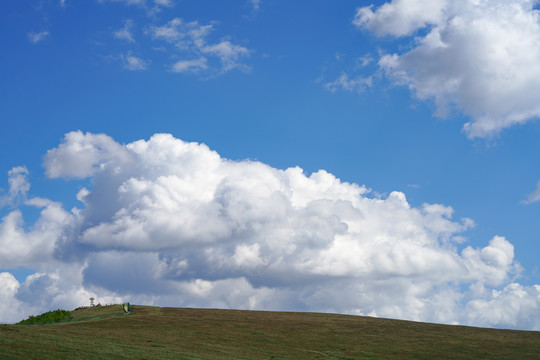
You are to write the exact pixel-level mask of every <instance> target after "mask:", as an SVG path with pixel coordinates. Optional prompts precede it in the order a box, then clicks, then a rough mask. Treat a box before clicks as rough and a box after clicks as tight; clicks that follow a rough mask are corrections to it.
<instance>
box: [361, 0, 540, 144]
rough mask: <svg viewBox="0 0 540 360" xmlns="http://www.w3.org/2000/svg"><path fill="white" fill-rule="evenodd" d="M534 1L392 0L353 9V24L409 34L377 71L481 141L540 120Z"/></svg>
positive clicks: (539, 34)
mask: <svg viewBox="0 0 540 360" xmlns="http://www.w3.org/2000/svg"><path fill="white" fill-rule="evenodd" d="M537 3H538V1H536V0H490V1H486V0H424V1H422V0H393V1H391V2H387V3H384V4H383V5H382V6H380V7H378V8H374V7H373V6H368V7H362V8H359V9H357V12H356V16H355V19H354V24H355V25H357V26H358V27H361V28H366V29H368V30H371V31H373V32H374V33H375V34H376V35H378V36H391V37H399V38H401V37H405V38H407V37H409V38H412V37H414V40H412V44H411V47H410V48H408V49H407V50H405V51H403V52H401V53H394V54H385V55H383V56H381V58H380V60H379V66H380V68H381V69H382V70H383V71H384V72H385V73H386V75H387V76H388V77H389V78H390V79H392V80H393V81H395V82H396V83H397V84H400V85H405V86H408V87H409V88H410V89H411V90H412V91H413V92H414V93H415V95H416V96H417V97H418V98H420V99H423V100H425V99H433V100H434V101H435V103H436V105H437V109H438V110H437V112H438V115H441V116H444V115H445V114H446V113H447V112H448V111H449V109H450V108H451V107H452V106H456V107H457V108H458V109H459V110H461V111H463V112H464V113H465V114H466V115H468V116H470V117H471V119H472V120H471V121H470V122H468V123H467V124H465V126H464V131H465V132H466V133H467V135H468V136H469V137H471V138H474V137H486V136H491V135H493V134H496V133H498V132H499V131H500V130H502V129H504V128H507V127H509V126H512V125H515V124H522V123H525V122H527V121H529V120H531V119H536V118H538V117H539V116H540V105H539V102H538V94H539V93H540V23H539V14H540V13H539V11H538V10H536V9H535V5H536V4H537Z"/></svg>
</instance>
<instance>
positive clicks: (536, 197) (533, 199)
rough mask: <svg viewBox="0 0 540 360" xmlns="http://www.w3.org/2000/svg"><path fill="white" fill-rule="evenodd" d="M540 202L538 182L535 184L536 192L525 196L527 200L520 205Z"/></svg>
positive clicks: (539, 183)
mask: <svg viewBox="0 0 540 360" xmlns="http://www.w3.org/2000/svg"><path fill="white" fill-rule="evenodd" d="M537 201H540V181H538V183H537V184H536V190H535V191H534V192H532V193H530V194H529V196H527V200H524V201H522V202H521V203H522V204H531V203H534V202H537Z"/></svg>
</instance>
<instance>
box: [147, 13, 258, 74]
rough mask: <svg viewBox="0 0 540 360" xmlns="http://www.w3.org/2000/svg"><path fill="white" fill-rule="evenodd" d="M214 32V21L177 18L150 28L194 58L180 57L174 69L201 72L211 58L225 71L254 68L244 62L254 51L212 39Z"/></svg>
mask: <svg viewBox="0 0 540 360" xmlns="http://www.w3.org/2000/svg"><path fill="white" fill-rule="evenodd" d="M213 31H214V26H213V25H212V24H208V25H201V24H199V23H198V22H197V21H191V22H185V21H184V20H182V19H180V18H174V19H173V20H171V21H169V22H168V23H166V24H164V25H161V26H156V25H152V26H150V27H149V28H148V30H147V33H148V34H149V35H150V36H151V37H152V38H153V39H155V40H162V41H165V42H166V43H169V44H172V45H174V48H175V49H176V50H177V51H180V53H181V54H182V55H183V56H185V55H187V56H188V57H195V58H196V59H191V60H180V61H178V62H176V63H175V64H174V65H172V66H171V69H172V71H174V72H187V71H190V72H191V71H197V70H204V69H208V68H209V65H208V64H209V63H210V62H211V61H216V60H217V61H218V62H219V64H220V68H221V72H227V71H230V70H232V69H239V70H241V71H249V70H250V68H249V66H247V65H246V64H244V63H243V62H242V61H241V58H244V57H247V56H249V54H250V50H249V49H247V48H246V47H244V46H241V45H238V44H234V43H232V42H231V41H230V40H229V39H227V38H226V37H225V38H222V39H221V40H219V41H218V42H209V36H210V34H211V33H212V32H213Z"/></svg>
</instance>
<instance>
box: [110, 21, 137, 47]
mask: <svg viewBox="0 0 540 360" xmlns="http://www.w3.org/2000/svg"><path fill="white" fill-rule="evenodd" d="M132 27H133V21H131V20H127V21H126V23H125V24H124V27H123V28H122V29H120V30H116V31H115V32H114V33H113V36H114V37H115V38H116V39H120V40H126V41H128V42H131V43H134V42H135V38H134V37H133V34H132V32H131V28H132Z"/></svg>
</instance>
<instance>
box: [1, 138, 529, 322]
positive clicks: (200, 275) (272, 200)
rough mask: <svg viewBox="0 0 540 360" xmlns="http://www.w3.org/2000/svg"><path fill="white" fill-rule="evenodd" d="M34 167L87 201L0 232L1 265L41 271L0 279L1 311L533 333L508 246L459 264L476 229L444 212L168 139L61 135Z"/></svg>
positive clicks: (53, 207)
mask: <svg viewBox="0 0 540 360" xmlns="http://www.w3.org/2000/svg"><path fill="white" fill-rule="evenodd" d="M44 165H45V172H46V174H47V176H49V177H61V178H66V179H69V178H75V179H77V178H85V177H89V178H91V183H92V188H91V189H86V188H83V189H82V190H81V191H79V193H78V194H77V195H76V197H77V199H78V200H80V201H81V203H82V207H81V208H75V209H73V210H72V212H71V213H67V212H65V211H64V210H62V209H61V208H60V206H59V205H58V204H55V203H53V202H51V201H48V200H46V199H41V198H34V199H31V202H32V203H33V204H34V205H39V204H40V205H41V206H46V207H45V209H44V210H43V211H42V216H41V218H40V220H38V222H37V223H36V225H34V226H32V227H31V228H30V229H29V230H25V227H24V226H23V224H22V220H21V216H22V214H21V211H20V210H14V211H12V212H11V213H10V214H8V215H7V216H5V217H4V218H3V219H2V227H0V230H1V231H0V242H2V245H1V246H0V248H2V249H4V252H3V253H2V254H0V256H2V257H1V258H0V262H2V263H4V262H5V261H11V262H10V263H8V264H9V265H8V266H9V267H8V268H11V267H16V266H21V265H24V266H31V265H30V264H31V263H32V262H34V261H36V262H37V261H38V260H37V258H36V254H40V258H39V259H40V260H41V262H40V264H41V265H39V269H38V272H37V273H36V274H35V275H33V276H31V277H29V278H27V279H26V280H25V281H24V282H22V283H20V284H18V283H16V282H14V281H13V279H12V277H11V276H10V275H9V274H7V275H4V278H1V279H0V281H4V282H6V283H7V284H9V286H10V289H12V290H10V291H9V292H8V293H9V294H7V295H5V296H4V295H2V296H4V297H6V298H7V300H6V301H7V302H8V303H16V304H19V303H20V304H23V305H24V306H26V307H30V308H32V309H45V308H46V307H47V306H51V305H50V304H55V306H60V305H63V306H67V305H70V306H71V305H73V306H79V305H80V303H79V304H78V305H77V304H75V303H76V302H82V301H86V299H87V298H88V297H89V296H88V295H89V294H92V296H94V297H96V298H102V299H117V300H118V299H120V300H124V299H125V301H131V302H142V303H148V304H157V305H162V306H200V307H207V306H209V307H224V308H246V309H271V310H279V309H280V310H302V311H331V312H339V313H352V314H365V315H368V314H370V315H377V316H385V317H396V318H403V319H413V320H423V321H435V322H443V323H465V324H471V325H486V326H508V327H514V328H527V329H536V330H539V329H540V317H539V315H538V311H537V309H538V307H539V306H540V297H539V296H538V292H539V291H538V290H539V287H538V286H532V287H526V286H522V285H520V284H517V283H515V278H516V276H517V275H518V273H519V271H520V266H519V264H518V263H517V262H516V261H515V259H514V247H513V245H512V244H511V243H510V242H509V241H508V240H506V239H505V238H504V237H501V236H495V237H493V238H492V239H491V240H490V241H489V244H487V245H486V246H484V247H481V248H475V247H472V246H466V247H465V248H463V249H461V250H460V244H461V243H462V242H463V235H462V233H463V232H464V231H466V230H467V229H468V228H470V227H471V226H473V223H472V221H471V220H469V219H462V220H459V221H458V220H455V219H453V210H452V209H451V208H450V207H447V206H444V205H440V204H425V205H423V206H420V207H413V206H411V205H410V204H409V203H408V202H407V199H406V197H405V195H404V194H403V193H401V192H392V193H391V194H390V195H389V196H388V197H385V198H380V197H370V190H368V189H367V188H366V187H364V186H360V185H357V184H352V183H346V182H343V181H341V180H339V179H338V178H336V177H335V176H334V175H332V174H330V173H328V172H326V171H324V170H320V171H318V172H315V173H313V174H311V175H309V176H308V175H306V174H304V172H303V171H302V169H300V168H298V167H295V168H289V169H286V170H279V169H275V168H272V167H270V166H268V165H265V164H263V163H260V162H256V161H248V160H243V161H231V160H228V159H224V158H222V157H220V156H219V154H217V153H216V152H214V151H211V150H210V149H209V148H208V147H207V146H206V145H203V144H197V143H188V142H184V141H181V140H179V139H176V138H174V137H173V136H171V135H168V134H156V135H154V136H152V137H151V138H150V139H149V140H139V141H135V142H132V143H129V144H125V145H123V144H119V143H117V142H115V141H114V140H113V139H112V138H110V137H108V136H106V135H104V134H99V135H95V134H90V133H86V134H85V133H82V132H72V133H69V134H66V136H65V137H64V139H63V141H62V143H61V144H60V145H59V146H58V147H57V148H55V149H52V150H49V151H48V152H47V154H46V155H45V157H44ZM10 254H12V255H13V256H12V257H9V256H10ZM10 259H15V260H10ZM2 279H3V280H2ZM133 279H136V281H134V280H133ZM60 284H62V285H60ZM467 288H468V290H467ZM463 289H465V290H463ZM38 292H39V293H40V294H43V298H44V300H43V301H41V300H40V301H39V302H38V301H36V300H35V296H33V295H34V294H36V293H38ZM0 295H1V294H0ZM32 299H34V300H32ZM48 304H49V305H48ZM83 304H84V303H83ZM505 304H512V309H509V310H508V311H507V312H505ZM0 309H1V308H0ZM493 309H496V310H497V311H496V312H494V311H493ZM8 316H10V315H9V314H6V313H0V319H1V320H4V319H6V318H7V317H8ZM4 321H5V320H4Z"/></svg>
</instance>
